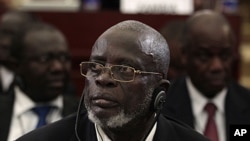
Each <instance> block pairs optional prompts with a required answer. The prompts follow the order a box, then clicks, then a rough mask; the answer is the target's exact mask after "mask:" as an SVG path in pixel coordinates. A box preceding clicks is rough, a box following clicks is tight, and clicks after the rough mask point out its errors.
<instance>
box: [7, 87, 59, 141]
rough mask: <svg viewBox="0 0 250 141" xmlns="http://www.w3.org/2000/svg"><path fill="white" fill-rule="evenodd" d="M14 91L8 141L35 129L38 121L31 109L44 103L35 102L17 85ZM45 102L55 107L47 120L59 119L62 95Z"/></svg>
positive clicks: (49, 121)
mask: <svg viewBox="0 0 250 141" xmlns="http://www.w3.org/2000/svg"><path fill="white" fill-rule="evenodd" d="M14 92H15V101H14V106H13V114H12V120H11V124H10V132H9V136H8V141H13V140H15V139H17V138H18V137H20V136H22V135H23V134H25V133H27V132H29V131H31V130H33V129H35V128H36V125H37V123H38V116H37V115H36V114H35V113H34V112H33V111H32V110H31V109H32V108H34V107H35V106H37V105H44V104H43V103H40V104H35V103H34V102H33V101H32V100H31V99H30V98H29V97H28V96H26V95H25V94H24V93H23V92H22V91H21V90H20V88H19V87H15V88H14ZM47 104H49V105H51V106H53V107H55V108H53V109H52V110H51V111H50V112H49V114H48V116H47V122H48V123H51V122H54V121H57V120H59V119H61V118H62V116H61V110H62V107H63V98H62V96H59V97H57V98H56V99H55V100H53V101H51V102H49V103H47ZM47 104H46V105H47Z"/></svg>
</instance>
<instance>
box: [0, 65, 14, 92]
mask: <svg viewBox="0 0 250 141" xmlns="http://www.w3.org/2000/svg"><path fill="white" fill-rule="evenodd" d="M0 75H1V76H0V78H1V80H0V81H1V82H2V88H3V91H7V90H8V89H9V87H10V85H11V84H12V82H13V80H14V73H13V72H12V71H10V70H9V69H7V68H6V67H4V66H0Z"/></svg>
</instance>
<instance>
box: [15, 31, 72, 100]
mask: <svg viewBox="0 0 250 141" xmlns="http://www.w3.org/2000/svg"><path fill="white" fill-rule="evenodd" d="M24 40H25V41H24V42H25V47H24V53H23V58H22V60H21V61H20V63H19V68H18V72H17V73H18V75H19V76H20V77H21V79H22V82H23V83H24V86H25V88H24V91H25V93H26V94H27V95H28V96H29V97H30V98H31V99H32V100H33V101H35V102H48V101H51V100H53V99H55V98H56V97H57V96H58V95H60V94H62V92H63V90H64V88H65V85H66V82H67V80H68V79H69V72H70V68H71V62H70V59H69V54H68V52H69V51H68V48H67V44H66V42H65V39H64V37H63V36H62V35H61V34H60V33H59V32H56V31H46V30H44V31H31V32H29V33H28V34H27V35H26V36H25V39H24Z"/></svg>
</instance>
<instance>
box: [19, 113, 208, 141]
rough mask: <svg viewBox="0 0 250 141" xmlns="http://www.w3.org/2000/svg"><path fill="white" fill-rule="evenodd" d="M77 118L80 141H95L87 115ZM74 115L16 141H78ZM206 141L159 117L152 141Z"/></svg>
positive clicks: (191, 130)
mask: <svg viewBox="0 0 250 141" xmlns="http://www.w3.org/2000/svg"><path fill="white" fill-rule="evenodd" d="M79 117H81V120H80V122H79V124H78V125H79V129H78V133H79V136H80V138H81V141H97V137H96V132H95V126H94V124H93V123H92V122H90V121H89V119H88V117H87V113H86V112H84V113H82V114H81V115H80V116H79ZM75 120H76V115H71V116H69V117H67V118H64V119H62V120H60V121H58V122H55V123H52V124H50V125H48V126H45V127H43V128H40V129H37V130H34V131H32V132H30V133H28V134H26V135H24V136H22V137H21V138H19V139H17V141H57V140H58V141H78V140H77V138H76V136H75ZM166 140H168V141H184V140H185V141H208V140H207V139H206V138H205V137H203V136H202V135H200V134H199V133H197V132H196V131H194V130H193V129H192V128H190V127H189V126H186V125H183V124H181V123H178V122H176V121H174V120H172V119H169V118H166V117H163V116H162V115H160V116H159V119H158V124H157V129H156V134H155V136H154V141H166Z"/></svg>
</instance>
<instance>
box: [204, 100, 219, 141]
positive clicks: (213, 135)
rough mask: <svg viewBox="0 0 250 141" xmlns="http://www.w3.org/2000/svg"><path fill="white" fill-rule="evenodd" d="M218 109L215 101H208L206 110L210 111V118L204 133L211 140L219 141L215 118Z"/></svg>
mask: <svg viewBox="0 0 250 141" xmlns="http://www.w3.org/2000/svg"><path fill="white" fill-rule="evenodd" d="M216 109H217V108H216V106H215V105H214V104H213V103H208V104H207V105H206V106H205V108H204V110H205V111H206V112H207V113H208V120H207V124H206V127H205V131H204V135H205V136H206V137H208V138H209V139H210V140H211V141H219V137H218V132H217V127H216V123H215V120H214V115H215V112H216Z"/></svg>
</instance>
